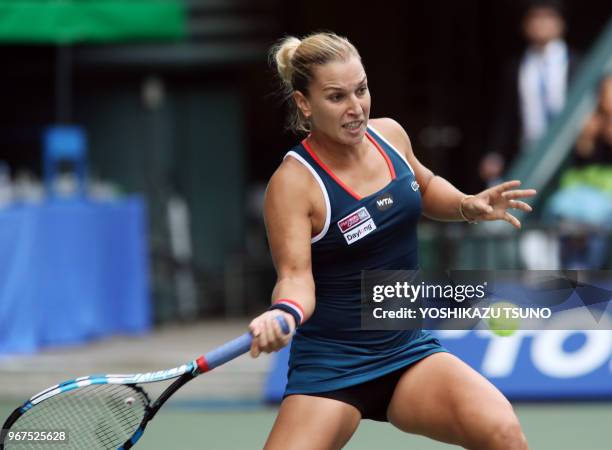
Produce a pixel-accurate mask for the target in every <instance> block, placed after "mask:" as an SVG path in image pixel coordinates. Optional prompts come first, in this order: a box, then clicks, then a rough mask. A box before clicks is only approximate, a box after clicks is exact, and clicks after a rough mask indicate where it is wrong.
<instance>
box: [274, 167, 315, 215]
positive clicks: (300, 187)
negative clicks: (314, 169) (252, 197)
mask: <svg viewBox="0 0 612 450" xmlns="http://www.w3.org/2000/svg"><path fill="white" fill-rule="evenodd" d="M314 183H315V180H314V179H313V177H312V175H311V174H310V173H309V171H308V169H307V168H306V167H304V165H303V164H301V163H300V162H298V161H297V160H296V159H295V158H292V157H287V158H285V159H284V160H283V162H282V163H281V165H280V166H279V167H278V168H277V169H276V171H275V172H274V174H273V175H272V177H271V178H270V181H269V183H268V188H267V190H266V203H272V204H274V205H276V206H280V207H283V208H289V209H291V210H294V211H295V210H304V209H306V210H309V209H310V205H311V201H310V197H311V193H312V192H313V189H312V188H313V184H314Z"/></svg>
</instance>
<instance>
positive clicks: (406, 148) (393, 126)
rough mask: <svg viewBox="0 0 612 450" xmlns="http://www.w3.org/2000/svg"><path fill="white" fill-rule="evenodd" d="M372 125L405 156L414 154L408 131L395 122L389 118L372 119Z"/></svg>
mask: <svg viewBox="0 0 612 450" xmlns="http://www.w3.org/2000/svg"><path fill="white" fill-rule="evenodd" d="M370 124H371V125H372V126H373V127H374V128H376V130H377V131H379V132H380V133H381V134H382V135H383V136H384V137H385V139H387V140H388V141H389V142H391V144H393V146H394V147H395V148H397V149H398V150H399V151H401V152H402V153H403V154H404V156H409V155H410V154H412V145H411V143H410V138H409V137H408V133H406V130H404V128H403V127H402V126H401V125H400V124H399V123H398V122H397V121H395V120H393V119H390V118H388V117H382V118H379V119H370Z"/></svg>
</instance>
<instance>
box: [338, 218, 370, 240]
mask: <svg viewBox="0 0 612 450" xmlns="http://www.w3.org/2000/svg"><path fill="white" fill-rule="evenodd" d="M375 229H376V224H375V223H374V221H373V220H372V219H370V220H368V221H367V222H365V223H362V224H361V225H359V226H358V227H356V228H353V229H352V230H351V231H348V232H346V233H344V235H343V236H344V239H346V243H347V244H348V245H351V244H354V243H355V242H357V241H358V240H359V239H363V238H364V237H366V236H367V235H368V234H370V233H371V232H372V231H374V230H375Z"/></svg>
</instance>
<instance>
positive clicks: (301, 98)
mask: <svg viewBox="0 0 612 450" xmlns="http://www.w3.org/2000/svg"><path fill="white" fill-rule="evenodd" d="M293 100H294V101H295V104H296V105H297V107H298V108H299V109H300V111H301V112H302V115H303V116H304V117H305V118H307V119H308V118H309V117H310V115H311V114H312V111H311V109H310V102H309V101H308V99H307V98H306V96H305V95H304V94H302V93H301V92H300V91H295V92H294V93H293Z"/></svg>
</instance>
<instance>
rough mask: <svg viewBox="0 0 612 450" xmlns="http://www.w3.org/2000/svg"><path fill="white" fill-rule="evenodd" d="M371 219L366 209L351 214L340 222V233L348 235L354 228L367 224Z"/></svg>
mask: <svg viewBox="0 0 612 450" xmlns="http://www.w3.org/2000/svg"><path fill="white" fill-rule="evenodd" d="M369 218H370V213H369V212H368V210H367V209H366V208H365V207H362V208H359V209H358V210H357V211H355V212H352V213H350V214H349V215H348V216H346V217H344V218H343V219H340V220H339V221H338V228H340V232H342V233H346V232H347V231H348V230H350V229H351V228H353V227H356V226H357V225H359V224H360V223H363V222H365V221H366V220H368V219H369Z"/></svg>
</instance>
